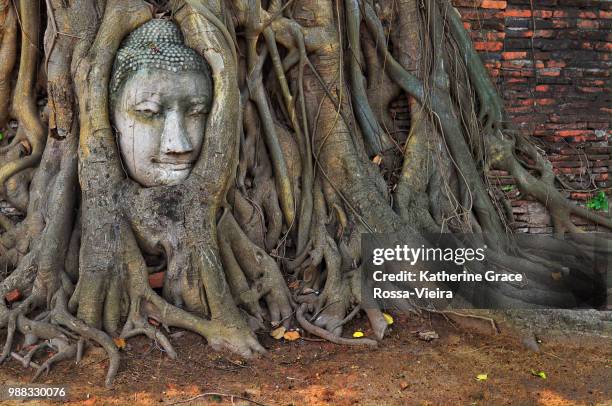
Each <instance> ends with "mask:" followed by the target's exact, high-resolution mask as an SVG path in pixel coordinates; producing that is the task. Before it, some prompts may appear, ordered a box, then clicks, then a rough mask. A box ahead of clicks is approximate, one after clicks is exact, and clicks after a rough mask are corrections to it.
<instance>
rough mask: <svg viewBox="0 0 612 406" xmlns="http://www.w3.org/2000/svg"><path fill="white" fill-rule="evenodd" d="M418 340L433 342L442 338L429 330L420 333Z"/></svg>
mask: <svg viewBox="0 0 612 406" xmlns="http://www.w3.org/2000/svg"><path fill="white" fill-rule="evenodd" d="M417 338H418V339H419V340H423V341H431V340H436V339H438V338H440V336H439V335H438V333H436V332H435V331H433V330H429V331H418V332H417Z"/></svg>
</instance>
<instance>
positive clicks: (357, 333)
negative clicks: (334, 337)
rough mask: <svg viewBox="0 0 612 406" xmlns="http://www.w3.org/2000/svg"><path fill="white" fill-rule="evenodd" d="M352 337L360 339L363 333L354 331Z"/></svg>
mask: <svg viewBox="0 0 612 406" xmlns="http://www.w3.org/2000/svg"><path fill="white" fill-rule="evenodd" d="M353 337H354V338H360V337H363V332H361V331H359V330H357V331H355V332H354V333H353Z"/></svg>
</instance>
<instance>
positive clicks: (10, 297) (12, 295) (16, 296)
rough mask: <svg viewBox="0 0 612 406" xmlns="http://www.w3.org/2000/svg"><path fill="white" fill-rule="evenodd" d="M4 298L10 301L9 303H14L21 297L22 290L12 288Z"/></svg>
mask: <svg viewBox="0 0 612 406" xmlns="http://www.w3.org/2000/svg"><path fill="white" fill-rule="evenodd" d="M4 299H5V300H6V301H7V302H8V303H13V302H16V301H18V300H19V299H21V292H19V290H17V289H13V290H11V291H10V292H9V293H7V294H6V295H5V296H4Z"/></svg>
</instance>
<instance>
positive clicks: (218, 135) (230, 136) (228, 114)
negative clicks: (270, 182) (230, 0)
mask: <svg viewBox="0 0 612 406" xmlns="http://www.w3.org/2000/svg"><path fill="white" fill-rule="evenodd" d="M177 3H179V2H177ZM180 3H181V6H182V7H180V8H177V11H176V13H175V14H174V18H175V19H176V22H177V23H178V25H179V26H180V28H181V31H182V32H183V35H184V37H185V42H186V45H187V46H189V47H190V48H192V49H194V50H195V51H196V52H198V53H199V54H200V55H201V56H202V57H203V58H204V59H205V60H206V62H208V65H209V66H210V68H211V71H212V78H213V97H212V98H213V100H212V105H211V108H210V113H209V115H208V119H207V125H206V134H205V137H204V143H203V145H202V151H201V153H200V157H199V159H198V162H197V164H196V166H195V168H194V169H193V172H192V174H194V175H196V176H190V178H189V180H188V182H193V183H194V184H193V186H194V187H197V188H200V189H202V190H203V192H204V193H203V196H207V199H210V201H209V204H210V205H211V206H212V207H219V205H220V204H221V202H222V201H223V199H224V198H225V195H226V193H227V190H228V188H229V186H230V185H231V183H232V182H233V180H234V178H235V170H236V167H237V164H238V146H239V139H240V128H241V126H242V122H241V121H242V110H241V107H240V90H239V87H238V81H237V68H238V67H237V56H236V49H235V47H234V43H233V41H232V40H231V37H230V34H229V32H228V31H227V28H226V27H225V25H224V24H223V23H222V22H221V21H220V19H219V16H217V15H215V14H214V13H213V11H211V10H209V9H208V8H206V7H205V6H204V5H203V4H202V3H200V2H198V1H194V0H187V1H185V2H180ZM220 9H221V6H220V4H219V10H220ZM219 13H220V12H219ZM196 183H197V184H196Z"/></svg>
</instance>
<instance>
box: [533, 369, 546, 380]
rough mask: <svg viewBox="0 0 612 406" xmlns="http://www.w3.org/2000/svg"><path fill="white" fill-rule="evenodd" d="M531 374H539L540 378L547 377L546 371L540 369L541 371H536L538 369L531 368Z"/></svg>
mask: <svg viewBox="0 0 612 406" xmlns="http://www.w3.org/2000/svg"><path fill="white" fill-rule="evenodd" d="M531 375H533V376H539V377H540V378H542V379H546V372H544V371H539V372H536V371H534V370H533V369H532V370H531Z"/></svg>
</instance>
